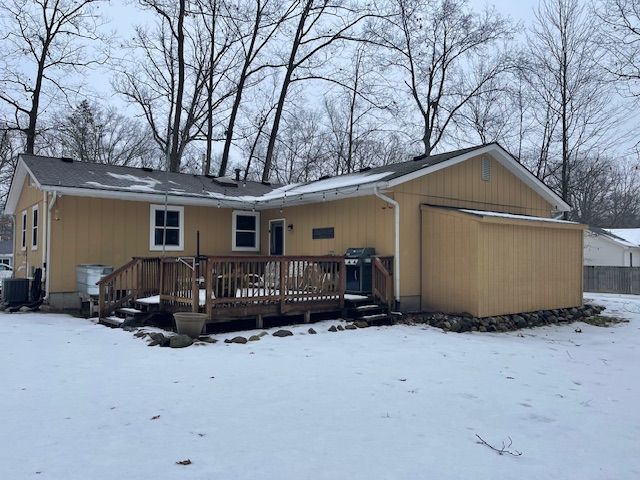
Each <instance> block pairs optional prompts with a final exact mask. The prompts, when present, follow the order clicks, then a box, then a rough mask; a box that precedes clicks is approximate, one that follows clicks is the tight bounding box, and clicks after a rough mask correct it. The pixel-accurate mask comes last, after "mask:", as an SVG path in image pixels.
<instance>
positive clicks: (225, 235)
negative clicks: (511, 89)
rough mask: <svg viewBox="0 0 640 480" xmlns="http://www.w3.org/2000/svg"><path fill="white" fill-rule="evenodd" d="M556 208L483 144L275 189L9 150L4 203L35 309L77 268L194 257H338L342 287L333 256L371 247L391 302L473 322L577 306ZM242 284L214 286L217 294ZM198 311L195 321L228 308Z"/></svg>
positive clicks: (69, 298)
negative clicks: (13, 157)
mask: <svg viewBox="0 0 640 480" xmlns="http://www.w3.org/2000/svg"><path fill="white" fill-rule="evenodd" d="M569 208H570V207H569V205H567V204H566V203H565V202H564V201H563V200H562V199H561V198H560V197H559V196H558V195H557V194H556V193H555V192H553V191H552V190H551V189H550V188H548V187H547V186H546V185H545V184H544V183H542V182H541V181H540V180H539V179H537V178H536V177H535V176H534V175H533V174H532V173H530V172H529V171H528V170H527V169H526V168H525V167H524V166H522V165H521V164H520V163H518V162H517V161H516V159H515V158H514V157H512V156H511V155H510V154H509V153H508V152H507V151H505V150H504V149H503V148H502V147H501V146H500V145H498V144H496V143H493V144H488V145H482V146H478V147H472V148H466V149H462V150H456V151H452V152H448V153H443V154H438V155H431V156H421V157H416V158H415V159H414V160H412V161H408V162H404V163H399V164H393V165H386V166H382V167H376V168H365V169H362V170H361V171H359V172H356V173H351V174H346V175H340V176H336V177H332V178H323V179H320V180H317V181H313V182H309V183H305V184H294V185H286V186H275V185H269V184H262V183H256V182H246V183H245V182H242V181H240V180H238V179H236V180H234V179H232V178H226V177H225V178H213V177H208V176H201V175H190V174H179V173H167V172H163V171H154V170H151V169H148V168H131V167H117V166H110V165H98V164H87V163H81V162H76V161H73V160H71V159H67V158H51V157H40V156H33V155H21V157H20V160H19V163H18V166H17V169H16V173H15V175H14V178H13V182H12V185H11V189H10V192H9V195H8V199H7V202H6V212H7V213H9V214H12V215H14V216H15V220H16V223H15V225H16V233H17V234H16V236H15V238H16V244H15V252H16V255H15V265H16V267H18V266H19V271H18V272H17V274H19V275H20V274H21V275H30V274H31V272H32V271H33V269H34V268H38V267H42V268H43V269H44V272H45V273H44V277H43V278H44V279H45V290H46V298H47V301H49V302H50V303H51V304H53V305H57V306H61V307H74V306H77V304H78V296H77V285H76V278H75V268H76V266H77V265H80V264H87V263H97V264H107V265H111V266H113V267H114V268H117V267H120V266H122V265H125V264H127V262H128V261H130V260H131V259H132V257H155V258H161V257H166V256H171V255H174V256H181V257H195V256H196V255H203V256H207V257H211V258H210V259H209V267H207V268H208V270H209V273H208V276H209V277H210V278H213V279H214V280H215V279H216V278H222V274H220V273H216V272H223V271H227V272H229V271H231V270H233V271H234V272H237V271H244V272H245V273H244V274H243V275H242V278H243V279H246V278H248V276H253V277H255V276H258V277H264V276H265V271H266V270H265V268H266V266H265V265H266V263H264V262H269V261H270V260H269V259H273V258H275V256H278V255H284V257H283V258H290V257H291V258H292V256H297V257H296V258H298V260H296V261H298V262H305V261H306V262H315V263H314V265H315V266H316V270H317V269H320V270H322V271H325V270H326V265H327V264H331V263H332V261H335V262H336V265H337V266H332V267H331V268H334V267H335V269H336V270H335V272H340V273H339V275H340V276H341V278H342V280H341V281H342V282H343V281H344V278H343V276H342V275H343V273H342V269H343V267H344V262H343V261H342V258H343V255H344V253H345V251H346V249H347V248H349V247H372V248H375V251H376V254H377V255H379V256H382V257H385V258H386V260H385V261H384V262H377V263H375V265H374V268H377V269H378V270H377V272H374V277H375V278H374V283H375V284H376V285H381V284H380V282H386V284H387V286H386V287H384V288H383V290H385V291H386V292H387V294H390V295H392V296H393V298H394V299H395V307H396V308H398V309H401V310H403V311H416V310H425V311H429V310H430V311H444V312H468V313H470V314H472V315H475V316H492V315H499V314H508V313H517V312H526V311H536V310H542V309H553V308H561V307H573V306H577V305H580V304H581V302H582V252H583V226H582V225H579V224H575V223H571V222H566V221H562V220H557V219H556V217H558V216H559V215H560V214H561V213H562V212H564V211H567V210H568V209H569ZM300 256H306V257H304V258H307V257H309V258H315V260H304V258H303V257H300ZM311 256H313V257H311ZM332 259H333V260H332ZM252 260H254V261H252ZM223 262H226V263H225V265H227V267H225V266H224V265H222V263H223ZM260 262H263V266H262V267H260V268H259V269H258V270H255V272H254V273H251V275H249V274H247V273H246V272H248V271H249V270H246V269H250V268H258V267H255V265H256V264H258V263H260ZM166 263H167V262H164V263H162V265H165V264H166ZM183 263H184V262H183ZM174 264H175V262H174ZM210 265H218V266H217V267H213V268H219V269H221V270H216V271H215V272H214V273H213V274H212V273H211V267H210ZM234 265H235V266H234ZM252 265H253V267H252ZM292 265H293V264H288V266H287V268H289V269H292V268H293V266H292ZM305 265H307V264H305ZM318 266H320V267H318ZM136 268H138V267H136ZM149 268H151V267H149ZM153 268H157V266H154V267H153ZM171 268H174V269H179V268H182V266H181V265H177V266H175V267H171ZM224 268H227V270H224ZM243 268H244V269H245V270H242V269H243ZM279 268H284V267H283V265H280V267H279ZM163 271H164V273H163V275H169V273H168V272H169V265H168V264H167V267H166V268H165V269H164V270H163ZM193 271H194V272H195V269H193ZM279 271H280V272H284V271H285V270H279ZM171 272H173V273H171V275H174V277H171V278H177V276H178V275H179V274H178V273H177V270H171ZM138 274H139V273H138ZM336 274H338V273H336ZM180 275H182V274H180ZM184 275H189V274H188V273H185V274H184ZM225 275H226V274H225ZM376 275H377V276H376ZM152 276H154V275H152ZM155 276H157V275H155ZM239 277H240V275H238V274H236V273H234V274H233V276H228V277H225V281H227V282H228V284H227V286H229V289H230V290H232V288H231V286H230V285H231V283H232V282H236V283H237V282H238V281H240V282H241V283H242V281H244V280H238V278H239ZM167 278H169V277H167ZM194 278H195V273H194ZM167 281H171V282H174V283H175V281H174V280H171V279H170V278H169V280H167ZM262 281H263V283H264V279H263V280H262ZM163 282H164V281H163V280H161V281H160V284H161V288H166V282H164V283H163ZM376 282H377V283H376ZM334 283H335V282H334ZM303 284H304V282H303V283H301V284H300V285H303ZM243 285H245V284H243ZM300 285H298V286H297V287H296V288H297V289H298V290H297V291H298V292H302V293H299V294H300V295H303V294H304V292H307V290H305V289H304V288H306V287H304V288H303V287H301V286H300ZM305 285H306V284H305ZM245 286H246V285H245ZM280 287H281V288H280V290H279V292H280V293H279V294H283V292H282V289H285V288H287V287H286V286H285V285H284V281H283V283H282V284H281V285H280ZM153 288H156V287H155V286H154V287H153ZM209 288H211V287H209ZM261 288H263V290H261V291H260V293H259V294H256V293H255V292H254V293H253V295H259V299H258V298H255V297H254V300H251V301H250V300H247V299H245V300H243V302H244V303H243V305H245V306H251V305H253V307H251V308H249V309H247V310H246V312H249V311H257V310H256V308H257V307H256V304H258V303H259V302H261V301H263V300H264V302H265V304H267V303H269V302H271V300H268V299H267V297H269V298H270V299H272V300H273V299H274V298H276V297H274V296H273V295H275V294H276V293H277V292H276V290H277V289H274V290H273V291H272V292H271V293H268V292H267V290H266V289H265V288H264V287H261ZM315 288H316V290H315V291H318V290H317V288H318V286H317V285H316V287H315ZM332 288H338V290H340V292H341V295H343V294H344V287H332ZM114 290H116V291H117V290H118V288H116V287H114ZM120 290H123V289H122V288H120ZM183 290H184V291H183V293H181V294H178V293H176V292H173V293H172V294H171V295H170V296H168V297H165V298H171V299H173V300H174V301H176V302H178V303H179V302H180V301H184V299H186V298H191V299H192V300H193V302H194V309H197V308H198V303H197V299H196V297H197V290H194V292H195V293H193V294H192V293H190V290H189V288H185V289H183ZM235 291H237V292H240V295H242V294H243V293H242V292H245V293H244V295H247V293H246V288H244V287H243V288H242V289H240V288H238V289H237V290H235ZM288 292H290V290H288ZM374 293H375V292H374ZM161 295H162V292H161ZM283 295H284V294H283ZM211 296H215V293H212V294H211V295H209V293H207V294H205V299H208V298H211ZM231 296H233V294H231ZM327 298H328V297H327ZM341 298H342V297H341ZM181 299H182V300H181ZM304 300H305V301H307V300H309V301H311V294H310V293H309V297H308V298H307V297H305V299H304ZM296 301H302V299H300V298H298V299H296V298H292V299H291V303H290V305H299V304H296V303H295V302H296ZM206 303H207V307H206V309H207V312H211V311H217V310H216V308H218V306H219V307H220V308H222V304H223V303H224V305H226V306H229V305H231V303H229V302H227V301H226V300H222V299H217V300H215V301H214V302H213V304H212V305H209V303H210V302H209V300H206ZM271 303H273V302H271ZM254 307H255V308H254ZM228 311H229V312H231V311H232V310H228Z"/></svg>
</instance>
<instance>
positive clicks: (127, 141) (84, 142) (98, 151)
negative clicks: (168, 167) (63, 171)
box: [46, 100, 157, 166]
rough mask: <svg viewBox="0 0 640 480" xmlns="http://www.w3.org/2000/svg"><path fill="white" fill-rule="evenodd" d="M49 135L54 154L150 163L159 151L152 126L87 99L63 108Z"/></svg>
mask: <svg viewBox="0 0 640 480" xmlns="http://www.w3.org/2000/svg"><path fill="white" fill-rule="evenodd" d="M46 137H48V138H47V140H48V144H49V145H50V146H49V150H50V151H51V153H52V154H55V155H65V156H69V157H72V158H75V159H77V160H80V161H83V162H90V163H105V164H109V165H133V166H142V165H144V166H148V162H149V161H150V160H151V159H153V158H155V157H156V154H157V149H156V148H154V143H153V139H152V137H151V132H150V131H149V129H148V127H146V126H145V125H141V124H140V122H138V121H136V120H134V119H131V118H129V117H126V116H124V115H121V114H119V113H118V112H117V111H116V109H115V108H113V107H111V108H106V109H104V108H102V107H100V106H99V105H97V104H95V103H91V102H89V101H87V100H83V101H82V102H81V103H80V104H79V105H78V106H77V107H76V108H74V109H73V110H72V111H71V112H68V113H67V112H64V113H62V112H61V114H60V115H58V116H57V119H56V120H55V121H54V122H53V126H52V128H51V129H50V130H49V133H48V134H47V135H46Z"/></svg>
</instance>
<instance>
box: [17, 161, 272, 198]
mask: <svg viewBox="0 0 640 480" xmlns="http://www.w3.org/2000/svg"><path fill="white" fill-rule="evenodd" d="M21 157H22V159H23V160H24V162H25V164H26V165H27V167H28V168H29V170H30V171H31V172H32V173H33V175H34V176H35V178H36V180H37V181H38V182H40V184H41V185H46V186H52V187H71V188H87V189H92V190H109V191H114V190H115V191H122V192H136V193H155V194H164V193H165V191H166V192H167V193H168V194H169V195H180V196H188V197H212V196H214V198H215V195H224V196H227V197H240V196H261V195H264V194H265V193H268V192H270V191H272V190H273V189H274V188H276V187H277V185H276V186H271V185H264V184H262V183H258V182H249V181H248V182H246V185H245V186H243V184H242V182H240V183H239V185H238V186H237V187H229V186H224V185H220V184H219V183H217V182H216V180H215V179H214V178H211V177H208V176H204V175H192V174H187V173H169V172H164V171H161V170H151V171H149V170H150V169H143V168H135V167H121V166H115V165H104V164H99V163H86V162H78V161H65V160H62V159H60V158H56V157H44V156H39V155H26V154H23V155H22V156H21Z"/></svg>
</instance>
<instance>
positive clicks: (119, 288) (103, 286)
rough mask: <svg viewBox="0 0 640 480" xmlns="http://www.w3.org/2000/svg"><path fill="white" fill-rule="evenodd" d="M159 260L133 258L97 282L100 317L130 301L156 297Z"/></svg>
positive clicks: (158, 279)
mask: <svg viewBox="0 0 640 480" xmlns="http://www.w3.org/2000/svg"><path fill="white" fill-rule="evenodd" d="M159 281H160V259H159V258H142V257H135V258H133V259H131V261H129V262H127V263H125V264H124V265H122V266H121V267H120V268H118V269H116V270H114V271H113V272H111V273H110V274H109V275H106V276H104V277H102V279H100V281H99V282H97V284H98V286H99V297H98V302H99V303H98V309H99V314H100V317H104V316H107V315H109V314H110V313H111V312H113V311H114V310H116V309H118V308H120V307H121V306H123V305H125V304H126V303H127V302H129V301H130V300H132V299H135V298H140V297H146V296H150V295H157V294H158V292H159Z"/></svg>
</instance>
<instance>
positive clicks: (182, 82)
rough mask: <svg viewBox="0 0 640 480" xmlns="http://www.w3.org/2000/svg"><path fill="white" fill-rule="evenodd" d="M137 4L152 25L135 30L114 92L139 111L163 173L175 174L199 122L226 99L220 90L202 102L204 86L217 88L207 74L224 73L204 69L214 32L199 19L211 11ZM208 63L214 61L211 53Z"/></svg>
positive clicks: (155, 0)
mask: <svg viewBox="0 0 640 480" xmlns="http://www.w3.org/2000/svg"><path fill="white" fill-rule="evenodd" d="M139 2H140V4H141V5H142V7H143V8H146V9H148V10H150V11H151V12H153V13H154V15H155V18H156V23H155V26H154V27H153V28H152V29H151V30H147V29H145V28H143V27H138V28H136V34H135V37H134V39H133V41H132V42H130V43H129V44H128V45H127V47H128V49H129V50H130V51H132V53H134V55H133V58H132V59H129V60H128V61H123V63H122V65H121V72H120V74H119V75H117V77H116V79H115V81H114V88H115V90H116V91H117V92H118V93H120V94H121V95H122V96H123V97H124V98H125V99H126V100H127V101H128V102H130V103H132V104H134V105H136V106H137V107H138V108H139V109H140V110H141V111H142V115H143V117H144V119H145V120H146V122H147V124H148V125H149V127H150V129H151V132H152V134H153V138H154V140H155V141H156V143H157V144H158V146H159V147H160V149H161V150H162V152H164V155H165V157H166V168H167V169H168V170H170V171H179V170H180V168H181V159H182V155H183V154H184V152H185V149H186V147H187V146H188V145H189V144H190V143H191V142H193V141H194V140H196V139H197V138H198V137H199V135H200V134H201V131H202V128H203V124H202V119H203V118H205V117H208V118H212V117H213V111H214V110H215V109H216V108H217V107H219V106H220V105H221V104H222V103H223V102H224V100H225V99H226V98H227V97H228V96H229V92H228V91H226V90H225V92H224V93H222V94H219V95H216V97H215V99H214V98H212V99H211V101H210V102H209V101H208V98H207V95H208V92H207V85H209V86H210V89H209V91H210V92H213V90H214V89H215V87H216V86H217V83H216V82H215V81H213V82H212V80H211V75H212V73H211V72H212V71H216V72H218V73H217V74H218V75H220V76H223V77H224V75H225V72H224V71H223V72H219V70H220V69H221V67H219V68H218V70H216V66H215V65H211V64H210V62H211V58H212V56H211V49H212V48H214V45H213V43H212V42H211V37H210V35H209V33H208V32H213V31H214V29H213V26H211V25H209V27H208V28H210V30H208V29H207V28H205V27H204V26H203V24H202V23H203V21H204V20H205V19H207V20H208V21H209V22H211V21H212V20H211V17H210V15H212V13H213V12H208V15H209V16H203V15H198V11H197V10H195V11H192V10H190V8H191V4H190V3H189V2H188V1H187V0H180V1H179V2H178V3H177V4H176V3H174V2H165V1H163V0H139ZM188 7H189V9H188ZM194 9H195V7H194ZM187 23H188V24H187ZM135 53H140V56H139V57H138V56H136V55H135ZM213 58H214V60H215V59H217V58H218V57H217V56H216V54H215V53H214V55H213ZM212 95H213V93H212ZM207 128H209V127H207ZM211 128H212V127H211Z"/></svg>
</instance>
